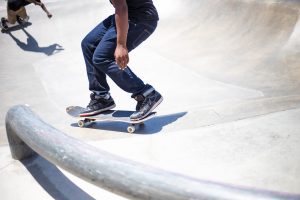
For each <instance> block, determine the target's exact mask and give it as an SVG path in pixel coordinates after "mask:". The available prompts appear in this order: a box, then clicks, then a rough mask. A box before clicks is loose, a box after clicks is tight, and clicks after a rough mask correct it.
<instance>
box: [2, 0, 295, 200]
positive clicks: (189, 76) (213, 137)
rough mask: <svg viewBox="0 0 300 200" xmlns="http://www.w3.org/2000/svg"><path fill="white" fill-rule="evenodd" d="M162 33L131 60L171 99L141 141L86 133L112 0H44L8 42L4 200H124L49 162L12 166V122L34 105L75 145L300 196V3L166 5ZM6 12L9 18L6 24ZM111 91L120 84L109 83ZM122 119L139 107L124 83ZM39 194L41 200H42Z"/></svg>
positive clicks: (206, 0)
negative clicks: (90, 44) (88, 47)
mask: <svg viewBox="0 0 300 200" xmlns="http://www.w3.org/2000/svg"><path fill="white" fill-rule="evenodd" d="M154 2H155V4H156V6H157V9H158V11H159V13H160V22H159V26H158V28H157V31H156V32H155V33H154V34H153V35H152V36H151V37H150V38H149V39H148V40H147V41H146V42H144V43H143V44H142V45H141V46H140V47H138V48H137V49H136V50H134V51H133V52H131V53H130V64H129V66H130V67H131V68H132V70H133V71H134V72H135V73H136V74H138V75H139V76H140V77H141V78H142V79H143V80H144V81H145V82H147V83H150V84H152V85H153V86H154V87H155V88H156V89H157V90H158V91H160V92H161V93H162V94H163V96H164V101H163V103H162V104H161V105H160V106H159V107H158V108H157V112H158V116H157V117H156V118H153V119H151V120H149V121H148V122H147V123H146V125H145V127H144V128H142V129H139V130H137V131H136V133H135V134H128V133H127V132H126V124H124V123H111V122H105V123H96V124H93V125H91V126H89V127H87V128H79V127H77V125H76V119H73V118H70V117H69V116H68V115H67V114H66V113H65V108H66V107H67V106H69V105H82V106H85V105H86V104H87V103H88V101H89V91H88V84H87V78H86V72H85V65H84V61H83V57H82V54H81V47H80V42H81V40H82V38H83V37H84V36H85V35H86V34H87V33H88V31H89V30H91V29H92V28H93V27H94V26H95V25H97V23H99V22H100V21H101V20H102V19H104V18H105V17H107V16H108V15H109V14H112V13H113V12H114V10H113V8H112V6H111V5H110V3H109V2H108V1H104V0H102V1H100V0H90V1H81V0H73V1H67V0H60V1H58V0H44V3H45V4H46V6H47V7H48V9H49V10H50V11H51V12H52V14H53V18H52V19H50V20H49V19H47V16H46V15H45V13H43V12H42V10H41V9H40V8H39V7H36V6H34V5H29V6H28V7H27V11H28V13H29V15H30V24H29V26H27V27H26V28H20V27H16V28H14V30H12V31H11V32H9V33H5V34H1V35H0V54H1V65H0V102H1V104H0V113H1V114H0V145H1V146H0V193H1V199H5V200H6V199H9V200H11V199H33V198H34V199H112V200H115V199H123V198H122V197H119V196H116V195H114V194H112V193H109V192H106V191H104V190H102V189H100V188H97V187H95V186H93V185H90V184H89V183H86V182H84V181H82V180H80V179H79V178H77V177H74V176H73V175H71V174H69V173H68V172H66V171H64V170H62V169H60V168H58V167H57V166H54V165H52V164H51V163H50V162H48V161H46V160H44V159H43V158H42V157H39V156H37V157H34V158H31V159H28V160H25V161H22V162H20V161H16V160H13V159H12V158H11V156H10V151H9V146H8V142H7V138H6V131H5V114H6V112H7V111H8V109H9V108H10V107H12V106H14V105H17V104H28V105H30V107H31V109H32V110H34V111H35V112H36V113H37V114H38V115H39V116H40V117H41V118H42V119H43V120H44V121H45V122H47V123H49V124H51V125H53V126H54V127H56V128H58V129H59V130H61V131H63V132H65V133H67V134H68V135H70V136H72V137H75V138H78V139H80V140H84V141H86V142H87V143H90V144H91V145H95V146H97V147H98V148H101V149H104V150H106V151H109V152H111V153H114V154H117V155H121V156H123V157H125V158H128V159H131V160H135V161H139V162H142V163H146V164H148V165H151V166H156V167H158V168H162V169H167V170H169V171H172V172H177V173H180V174H185V175H189V176H192V177H195V178H199V179H205V180H211V181H216V182H222V183H224V184H229V185H239V186H243V187H248V188H258V189H263V190H271V191H277V192H284V193H294V194H300V147H299V143H300V131H299V130H300V21H299V13H300V12H299V11H300V2H299V1H297V0H294V1H292V0H286V1H280V0H247V1H246V0H185V1H180V0H163V1H158V0H155V1H154ZM5 4H6V1H1V2H0V15H1V16H5V15H6V10H5V7H6V5H5ZM109 81H110V80H109ZM110 85H111V94H112V95H113V97H114V99H115V101H116V103H117V108H118V109H134V107H135V101H134V100H132V99H131V98H130V94H127V93H125V92H123V91H122V90H120V89H119V88H118V87H117V86H116V85H114V83H113V82H112V81H110ZM33 193H34V197H33V195H32V194H33Z"/></svg>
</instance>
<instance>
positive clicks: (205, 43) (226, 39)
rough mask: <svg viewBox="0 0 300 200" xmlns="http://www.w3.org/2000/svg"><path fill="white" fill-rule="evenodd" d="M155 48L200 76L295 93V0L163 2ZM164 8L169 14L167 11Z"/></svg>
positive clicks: (270, 92) (298, 34) (298, 26)
mask: <svg viewBox="0 0 300 200" xmlns="http://www.w3.org/2000/svg"><path fill="white" fill-rule="evenodd" d="M157 4H158V9H160V7H161V9H160V13H161V21H160V24H159V26H158V30H159V32H158V33H156V35H155V36H156V37H157V40H153V43H155V41H158V42H157V44H156V45H157V50H158V51H159V52H160V53H161V54H162V55H163V56H166V57H167V58H169V59H171V60H173V61H174V62H175V63H177V64H181V65H182V66H183V67H185V68H189V69H192V70H193V71H195V72H197V73H198V74H200V75H202V76H205V77H209V78H211V79H214V80H219V81H221V82H223V83H229V84H233V85H239V86H241V87H245V88H252V89H256V90H259V91H262V92H263V93H264V95H265V96H280V95H298V94H299V91H300V90H299V88H300V81H299V80H300V78H299V74H300V73H299V72H300V68H299V61H300V56H299V53H300V51H299V45H300V40H299V38H300V23H299V13H300V12H299V10H300V2H299V1H291V0H287V1H280V0H185V1H181V0H173V1H172V0H165V1H163V2H158V3H157ZM166 10H167V11H166Z"/></svg>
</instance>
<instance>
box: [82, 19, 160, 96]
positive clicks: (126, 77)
mask: <svg viewBox="0 0 300 200" xmlns="http://www.w3.org/2000/svg"><path fill="white" fill-rule="evenodd" d="M156 26H157V21H143V22H132V21H129V30H128V36H127V48H128V51H129V52H130V51H131V50H133V49H134V48H135V47H137V46H138V45H139V44H141V43H142V42H143V41H144V40H146V39H147V38H148V37H149V36H150V35H151V34H152V33H153V32H154V30H155V28H156ZM116 46H117V33H116V24H115V16H114V15H111V16H109V17H108V18H107V19H105V20H104V21H103V22H101V23H100V24H99V25H97V26H96V27H95V28H94V29H93V30H92V31H91V32H89V33H88V34H87V36H86V37H85V38H84V39H83V40H82V42H81V47H82V52H83V56H84V60H85V64H86V70H87V76H88V80H89V90H90V91H92V92H94V93H96V95H99V96H105V95H107V94H109V90H110V88H109V85H108V84H107V80H106V78H107V75H108V76H109V77H110V78H111V79H112V80H113V81H114V82H115V83H116V84H117V85H118V86H119V87H120V88H121V89H123V90H124V91H126V92H129V93H132V94H133V96H135V95H137V94H140V93H143V92H144V91H146V90H148V89H149V88H152V86H150V85H148V84H144V82H143V81H142V80H141V79H140V78H139V77H137V76H136V75H135V74H134V73H133V72H132V71H131V70H130V68H129V67H127V68H125V70H120V69H119V66H118V65H117V64H116V62H115V58H114V52H115V49H116Z"/></svg>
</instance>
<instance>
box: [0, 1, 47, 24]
mask: <svg viewBox="0 0 300 200" xmlns="http://www.w3.org/2000/svg"><path fill="white" fill-rule="evenodd" d="M31 3H34V4H35V5H38V6H40V7H41V8H42V9H43V11H44V12H45V13H46V14H47V16H48V18H51V17H52V14H51V13H50V12H49V11H48V10H47V8H46V6H45V5H44V4H43V3H42V2H41V0H7V19H6V18H5V17H2V18H1V25H2V28H3V29H8V27H9V26H12V25H14V24H15V23H16V22H17V21H18V22H19V23H22V22H27V21H28V20H29V16H28V15H27V12H26V8H25V6H27V5H29V4H31Z"/></svg>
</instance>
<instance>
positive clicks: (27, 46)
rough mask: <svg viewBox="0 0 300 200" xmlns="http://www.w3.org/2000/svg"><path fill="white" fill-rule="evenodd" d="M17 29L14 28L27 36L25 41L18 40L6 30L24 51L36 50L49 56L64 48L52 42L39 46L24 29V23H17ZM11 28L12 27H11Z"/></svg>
mask: <svg viewBox="0 0 300 200" xmlns="http://www.w3.org/2000/svg"><path fill="white" fill-rule="evenodd" d="M19 26H20V27H19V29H17V26H16V30H22V31H23V32H24V33H25V34H26V36H27V43H24V42H22V41H20V40H19V39H18V38H16V37H15V36H14V35H13V34H12V33H11V31H8V32H6V33H7V34H8V35H9V36H10V37H11V38H12V39H13V40H14V41H15V42H16V44H17V45H18V46H19V47H20V48H21V49H22V50H24V51H31V52H36V53H44V54H46V55H47V56H51V55H53V54H55V53H58V52H59V51H62V50H64V48H63V47H62V46H61V45H59V44H56V43H55V44H52V45H50V46H47V47H40V46H39V44H38V42H37V41H36V39H35V38H34V37H33V36H32V35H31V34H30V33H29V32H28V31H26V30H25V28H24V25H22V26H21V25H19ZM12 28H13V27H12Z"/></svg>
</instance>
